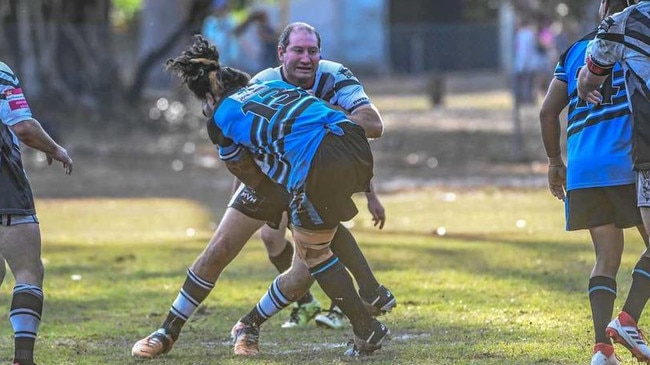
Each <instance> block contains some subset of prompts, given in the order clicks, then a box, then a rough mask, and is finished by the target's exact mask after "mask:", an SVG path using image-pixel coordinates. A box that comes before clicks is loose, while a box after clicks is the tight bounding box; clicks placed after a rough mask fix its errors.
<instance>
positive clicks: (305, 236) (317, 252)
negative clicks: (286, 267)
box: [293, 228, 336, 267]
mask: <svg viewBox="0 0 650 365" xmlns="http://www.w3.org/2000/svg"><path fill="white" fill-rule="evenodd" d="M335 232H336V229H332V230H327V231H309V230H303V229H299V228H294V234H293V237H294V241H295V243H296V245H295V246H296V251H297V253H298V256H299V257H300V258H301V259H302V260H303V261H304V262H305V263H306V264H307V266H309V267H314V266H316V265H318V264H320V263H322V262H324V261H325V260H327V259H328V258H330V257H331V256H332V251H331V250H330V247H329V246H330V242H331V241H332V237H334V233H335Z"/></svg>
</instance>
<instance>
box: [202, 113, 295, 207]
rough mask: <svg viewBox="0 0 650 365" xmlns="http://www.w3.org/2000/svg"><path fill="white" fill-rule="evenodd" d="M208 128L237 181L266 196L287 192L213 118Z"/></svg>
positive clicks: (220, 154) (221, 156)
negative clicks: (225, 133)
mask: <svg viewBox="0 0 650 365" xmlns="http://www.w3.org/2000/svg"><path fill="white" fill-rule="evenodd" d="M207 129H208V136H209V137H210V140H211V141H212V143H214V144H215V145H216V146H217V148H218V149H219V157H220V158H221V160H222V161H224V163H225V165H226V168H228V171H230V173H231V174H233V175H234V176H235V178H236V181H237V180H239V181H241V182H242V183H244V184H246V185H247V186H250V187H251V188H253V189H255V190H257V191H258V192H259V193H260V194H262V195H265V196H276V195H277V194H287V191H286V189H284V188H283V187H282V186H280V185H279V184H277V183H276V182H274V181H273V180H271V178H269V177H268V176H266V174H264V173H263V172H262V170H260V168H259V166H257V164H256V163H255V160H253V157H252V155H251V153H250V152H249V151H248V150H247V149H246V148H244V147H243V146H240V145H238V144H236V143H235V142H234V141H233V140H232V139H230V138H228V137H226V136H225V135H224V134H223V132H222V131H221V129H220V128H219V127H218V126H217V125H216V123H214V121H213V120H212V119H209V120H208V121H207Z"/></svg>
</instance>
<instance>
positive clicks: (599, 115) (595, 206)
mask: <svg viewBox="0 0 650 365" xmlns="http://www.w3.org/2000/svg"><path fill="white" fill-rule="evenodd" d="M626 6H627V4H626V1H624V0H607V1H602V2H601V4H600V9H599V11H600V15H601V18H604V17H605V16H608V15H611V14H614V13H616V12H619V11H621V10H623V9H624V8H625V7H626ZM595 36H596V31H595V30H594V31H593V32H591V33H589V34H587V35H586V36H584V37H583V38H582V39H580V40H578V41H577V42H575V43H573V44H572V45H571V46H570V47H569V48H568V49H567V50H566V51H565V52H564V53H563V54H562V55H561V56H560V60H559V62H558V64H557V67H556V68H555V77H554V79H553V80H552V81H551V83H550V85H549V89H548V92H547V94H546V96H545V98H544V101H543V103H542V107H541V110H540V121H541V128H542V139H543V142H544V148H545V149H546V153H547V155H548V156H549V170H548V171H549V172H548V180H549V188H550V190H551V193H552V194H553V195H554V196H555V197H557V198H558V199H560V200H564V201H565V206H566V209H565V213H566V229H567V230H569V231H574V230H581V229H588V230H589V233H590V235H591V239H592V243H593V246H594V251H595V254H596V262H595V264H594V267H593V269H592V270H591V274H590V276H589V286H588V293H589V304H590V306H591V315H592V320H593V327H594V337H595V342H594V343H595V345H594V348H593V355H592V360H591V365H613V364H619V362H618V360H617V358H616V355H615V354H614V347H613V346H612V343H611V340H610V339H609V338H608V336H607V333H606V328H607V325H608V323H609V322H610V321H611V319H612V315H613V311H614V300H615V299H616V288H617V285H616V274H617V273H618V269H619V267H620V264H621V256H622V254H623V247H624V235H623V229H624V228H630V227H637V229H638V230H639V232H640V233H641V236H642V237H643V239H644V241H645V242H647V239H648V237H647V234H646V232H645V230H644V228H643V222H642V220H641V214H640V213H639V209H638V208H637V206H636V191H635V185H634V182H635V175H634V171H633V169H632V154H631V153H632V118H631V113H630V110H629V107H628V102H627V93H626V90H625V80H624V76H623V70H622V68H621V67H620V65H619V64H616V66H615V67H614V69H613V71H612V73H611V74H610V75H609V77H608V78H607V79H606V80H605V81H604V82H603V85H602V86H601V88H600V93H601V94H602V96H603V102H602V103H600V104H597V105H594V104H589V103H587V102H586V101H584V100H582V99H580V98H579V97H578V93H577V83H578V72H579V71H580V69H581V68H583V67H584V66H585V51H586V49H587V44H588V43H589V41H591V40H592V39H593V38H594V37H595ZM567 105H568V106H569V108H568V113H567V130H566V135H567V166H568V168H567V167H566V166H565V164H564V161H563V160H562V155H561V147H560V128H561V127H560V119H559V116H560V113H561V112H562V110H563V109H564V108H565V107H566V106H567ZM565 191H566V196H565Z"/></svg>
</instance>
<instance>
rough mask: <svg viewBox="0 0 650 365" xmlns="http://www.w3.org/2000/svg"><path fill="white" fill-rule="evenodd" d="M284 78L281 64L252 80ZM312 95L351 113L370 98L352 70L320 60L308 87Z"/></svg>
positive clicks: (366, 103)
mask: <svg viewBox="0 0 650 365" xmlns="http://www.w3.org/2000/svg"><path fill="white" fill-rule="evenodd" d="M272 80H284V81H287V80H285V78H284V75H283V73H282V66H278V67H274V68H267V69H266V70H263V71H261V72H259V73H258V74H257V75H255V76H253V78H252V81H272ZM310 91H311V93H312V95H314V96H315V97H317V98H319V99H323V100H325V101H327V102H328V103H330V104H333V105H338V106H340V107H342V108H343V109H345V111H347V112H348V113H352V112H353V111H354V110H356V109H357V108H358V107H360V106H362V105H368V104H370V98H369V97H368V95H367V94H366V92H365V91H364V89H363V86H362V85H361V83H360V82H359V80H358V79H357V78H356V76H354V74H353V73H352V71H350V70H349V69H348V68H347V67H345V66H343V65H342V64H340V63H337V62H333V61H328V60H320V61H319V62H318V69H317V70H316V75H315V77H314V84H313V85H312V87H311V89H310Z"/></svg>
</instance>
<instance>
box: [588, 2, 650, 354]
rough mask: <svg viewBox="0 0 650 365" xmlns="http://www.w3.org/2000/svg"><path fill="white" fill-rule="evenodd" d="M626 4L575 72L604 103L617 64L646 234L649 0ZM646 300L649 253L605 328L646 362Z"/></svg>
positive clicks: (649, 204) (649, 203)
mask: <svg viewBox="0 0 650 365" xmlns="http://www.w3.org/2000/svg"><path fill="white" fill-rule="evenodd" d="M627 5H629V6H628V7H627V8H625V9H624V10H623V11H621V12H619V13H616V14H613V15H611V16H608V17H606V18H605V19H604V20H603V21H602V22H601V23H600V26H599V28H598V33H597V34H596V37H595V38H594V39H593V40H592V41H591V42H589V45H588V46H587V51H586V67H583V68H582V69H581V70H580V73H579V75H578V95H579V96H580V98H581V99H583V100H585V101H587V102H589V103H592V104H600V103H602V102H607V100H606V99H603V96H604V95H602V94H601V93H600V92H598V89H599V86H600V85H601V84H602V83H603V82H604V81H605V80H606V79H607V78H608V77H609V75H611V74H612V72H613V69H614V66H615V65H616V64H617V63H618V64H620V65H621V67H622V69H623V74H624V77H625V87H626V90H627V95H628V102H629V107H630V110H631V111H632V120H633V124H632V125H633V128H632V160H633V163H634V170H635V171H636V188H637V206H638V207H639V209H640V211H641V218H642V220H643V225H644V227H645V229H646V232H648V231H650V229H649V228H650V188H649V187H650V172H649V171H650V85H649V83H650V38H648V36H647V34H648V29H649V28H648V24H650V1H644V0H641V1H634V0H629V1H627ZM649 298H650V252H649V251H648V249H647V248H646V250H645V251H644V252H643V254H642V255H641V257H640V259H639V261H638V262H637V263H636V265H635V267H634V271H633V273H632V285H631V287H630V290H629V292H628V295H627V297H626V299H625V303H624V304H623V308H622V311H621V312H620V313H619V314H618V315H617V316H616V318H614V319H613V320H612V321H611V322H610V323H609V325H608V326H607V329H606V331H607V334H608V335H609V336H610V337H611V338H612V339H613V340H614V341H616V342H619V343H621V344H623V345H624V346H625V347H626V348H628V349H629V350H630V352H631V353H632V354H633V356H634V357H636V358H637V359H638V360H640V361H643V362H650V347H648V344H647V341H646V339H645V336H644V335H643V332H642V331H641V330H640V329H639V328H638V323H639V320H640V319H641V313H642V312H643V310H644V308H645V306H646V304H647V302H648V299H649Z"/></svg>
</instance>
